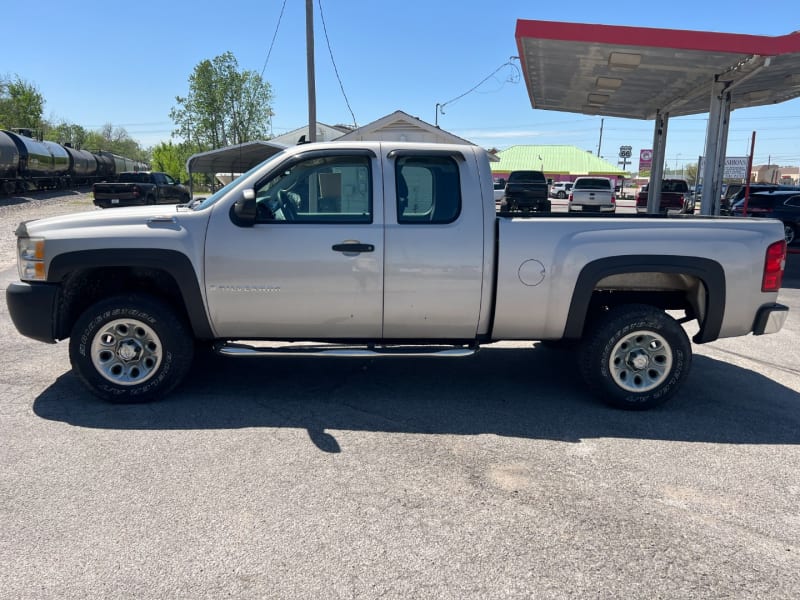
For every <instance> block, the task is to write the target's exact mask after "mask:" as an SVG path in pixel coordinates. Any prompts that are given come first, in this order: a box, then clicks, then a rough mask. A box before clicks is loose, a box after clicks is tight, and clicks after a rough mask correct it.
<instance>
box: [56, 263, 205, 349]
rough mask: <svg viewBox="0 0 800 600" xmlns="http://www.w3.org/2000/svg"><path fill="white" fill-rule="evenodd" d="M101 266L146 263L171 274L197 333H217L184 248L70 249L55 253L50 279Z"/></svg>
mask: <svg viewBox="0 0 800 600" xmlns="http://www.w3.org/2000/svg"><path fill="white" fill-rule="evenodd" d="M101 267H106V268H109V267H110V268H113V267H142V268H150V269H154V270H158V271H164V272H165V273H167V274H169V275H170V276H171V277H172V278H173V279H174V280H175V282H176V283H177V284H178V289H179V291H180V294H181V299H182V301H183V305H184V307H185V309H186V314H187V315H188V317H189V322H190V323H191V326H192V331H193V332H194V335H195V337H197V338H200V339H213V337H214V334H213V332H212V329H211V324H210V322H209V320H208V315H207V314H206V310H205V302H204V300H203V294H202V292H201V290H200V283H199V280H198V277H197V273H196V272H195V269H194V266H193V265H192V261H191V260H189V257H188V256H186V255H185V254H183V253H182V252H178V251H177V250H165V249H160V248H114V249H102V250H101V249H98V250H78V251H75V252H66V253H64V254H59V255H58V256H56V257H54V258H53V260H52V261H51V262H50V267H49V269H48V271H47V280H48V281H49V282H53V283H60V282H61V281H63V280H64V279H65V278H66V276H67V275H68V274H69V273H71V272H73V271H77V270H84V269H94V268H101Z"/></svg>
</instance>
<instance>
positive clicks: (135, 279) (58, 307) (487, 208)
mask: <svg viewBox="0 0 800 600" xmlns="http://www.w3.org/2000/svg"><path fill="white" fill-rule="evenodd" d="M492 187H493V186H492V174H491V171H490V168H489V161H488V158H487V155H486V152H485V151H483V150H481V149H480V148H477V147H475V146H468V145H434V144H428V145H426V144H417V145H413V144H404V143H390V142H363V143H356V142H352V143H351V142H333V143H321V144H306V145H301V146H295V147H291V148H287V149H286V150H284V151H282V152H281V153H280V154H278V155H276V156H275V157H273V158H271V159H269V160H268V161H266V162H264V163H262V164H261V165H259V166H257V167H255V168H253V169H252V170H250V171H249V172H247V173H245V174H243V175H242V176H240V177H239V178H237V179H236V180H234V181H233V182H231V183H230V184H229V185H227V186H226V187H225V188H223V189H222V190H220V191H218V192H217V193H215V194H214V195H212V196H210V197H208V198H206V199H204V200H203V201H202V202H196V203H192V204H184V205H177V206H158V207H130V208H120V209H115V210H112V211H91V212H87V213H78V214H70V215H65V216H61V217H52V218H47V219H41V220H37V221H29V222H26V223H22V224H20V226H19V227H18V229H17V237H18V263H19V276H20V281H17V282H14V283H12V284H11V285H10V286H9V287H8V289H7V292H6V298H7V302H8V307H9V312H10V314H11V317H12V319H13V321H14V323H15V325H16V327H17V329H18V330H19V331H20V332H21V333H22V334H24V335H26V336H28V337H31V338H34V339H37V340H40V341H44V342H50V343H53V342H55V341H57V340H63V339H66V338H69V355H70V359H71V362H72V365H73V368H74V370H75V371H76V373H77V374H78V376H79V377H80V378H81V379H82V380H83V382H84V383H85V384H86V385H87V386H88V388H89V389H90V390H92V391H93V392H94V393H95V394H97V395H98V396H100V397H102V398H104V399H106V400H109V401H112V402H138V401H147V400H153V399H156V398H159V397H162V396H164V395H165V394H166V393H168V392H169V391H170V390H172V389H173V388H175V387H176V386H177V385H178V384H179V383H180V381H181V380H182V378H183V377H184V376H185V374H186V373H187V371H188V369H189V366H190V363H191V361H192V356H193V351H194V349H195V347H196V345H197V343H199V342H204V343H207V344H209V345H213V347H214V348H215V349H216V350H217V352H219V353H220V354H223V355H229V356H242V355H244V356H256V355H263V356H269V355H274V354H278V353H284V354H285V353H290V352H296V353H303V354H314V355H332V356H359V357H363V356H375V357H377V356H392V355H403V356H404V355H408V354H420V353H424V354H430V355H433V354H439V355H443V356H462V355H467V354H471V353H473V352H474V351H475V350H477V349H478V347H479V346H480V345H481V344H485V343H490V342H494V341H499V340H544V341H552V342H570V344H571V346H574V347H575V349H574V352H575V354H574V358H573V357H572V355H571V356H570V358H569V360H570V361H572V362H574V364H575V366H576V368H578V369H579V370H580V371H581V372H582V375H583V377H584V378H585V380H586V381H587V383H588V384H589V386H590V388H591V389H593V390H594V391H596V392H597V394H598V395H599V396H600V397H601V398H602V399H604V400H605V401H607V402H609V403H610V404H612V405H615V406H620V407H625V408H634V409H643V408H649V407H651V406H654V405H656V404H659V403H661V402H663V401H664V400H665V399H666V398H667V397H669V396H670V395H672V394H673V393H674V392H675V391H676V390H678V388H679V387H680V385H681V383H682V382H683V381H684V379H685V378H686V375H687V373H688V370H689V366H690V361H691V354H692V349H691V343H690V341H689V339H688V337H687V334H686V332H685V330H684V328H683V326H682V323H683V322H684V321H696V322H697V333H696V334H695V335H694V338H693V340H694V342H696V343H704V342H710V341H712V340H715V339H717V338H723V337H729V336H741V335H746V334H748V333H754V334H764V333H773V332H775V331H777V330H779V329H780V328H781V327H782V325H783V322H784V320H785V317H786V314H787V310H788V309H787V308H786V307H785V306H782V305H780V304H777V303H776V300H777V296H778V291H779V288H780V285H781V278H782V275H783V265H784V259H785V251H786V246H785V242H784V233H783V226H782V225H781V223H779V222H778V221H774V220H768V219H748V218H742V219H722V220H720V219H718V218H713V217H668V216H664V217H661V218H647V219H644V218H638V217H636V216H635V215H630V216H628V218H625V217H623V216H611V215H609V216H608V217H607V218H598V217H596V216H595V217H591V218H585V217H581V216H578V215H556V214H544V215H538V214H532V215H528V216H525V217H521V216H514V217H512V216H510V215H509V216H499V217H498V216H497V214H496V212H495V207H494V202H493V194H492V192H493V190H492ZM295 341H306V342H312V343H311V344H285V343H283V342H295ZM276 342H280V343H276ZM488 375H489V374H487V376H488Z"/></svg>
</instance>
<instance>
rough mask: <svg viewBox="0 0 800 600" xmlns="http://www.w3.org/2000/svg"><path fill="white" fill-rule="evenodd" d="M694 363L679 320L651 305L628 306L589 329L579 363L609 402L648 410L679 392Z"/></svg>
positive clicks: (622, 307)
mask: <svg viewBox="0 0 800 600" xmlns="http://www.w3.org/2000/svg"><path fill="white" fill-rule="evenodd" d="M691 360H692V347H691V344H690V342H689V338H688V337H687V336H686V332H685V331H684V330H683V327H681V325H680V324H679V323H678V322H677V321H675V319H673V318H672V317H670V316H669V315H668V314H666V313H665V312H664V311H662V310H659V309H656V308H654V307H652V306H647V305H642V304H629V305H623V306H618V307H615V308H612V309H611V310H609V311H608V312H607V313H605V314H603V315H602V316H600V317H599V318H597V319H595V320H594V321H593V322H592V323H591V324H590V325H589V327H588V333H587V336H586V339H585V343H584V345H583V347H582V356H581V360H580V364H581V371H582V374H583V377H584V379H585V380H586V383H587V384H588V385H589V387H590V388H591V389H592V390H593V391H594V392H596V393H597V394H598V395H599V396H600V397H601V398H602V399H603V400H604V401H605V402H606V403H608V404H610V405H611V406H614V407H617V408H624V409H628V410H646V409H649V408H653V407H654V406H658V405H659V404H661V403H663V402H664V401H666V400H667V399H668V398H669V397H670V396H672V395H673V394H674V393H675V392H676V391H677V390H678V388H680V386H681V383H682V382H683V380H684V379H685V378H686V376H687V375H688V373H689V367H690V365H691Z"/></svg>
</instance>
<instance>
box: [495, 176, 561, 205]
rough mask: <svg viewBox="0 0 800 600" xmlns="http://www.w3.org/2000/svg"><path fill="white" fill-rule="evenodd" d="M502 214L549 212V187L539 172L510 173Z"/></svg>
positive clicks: (502, 202)
mask: <svg viewBox="0 0 800 600" xmlns="http://www.w3.org/2000/svg"><path fill="white" fill-rule="evenodd" d="M500 210H501V211H502V212H512V211H536V212H549V211H550V198H549V187H548V183H547V179H546V178H545V176H544V173H542V172H541V171H511V173H509V175H508V181H506V187H505V192H504V193H503V199H502V200H501V201H500Z"/></svg>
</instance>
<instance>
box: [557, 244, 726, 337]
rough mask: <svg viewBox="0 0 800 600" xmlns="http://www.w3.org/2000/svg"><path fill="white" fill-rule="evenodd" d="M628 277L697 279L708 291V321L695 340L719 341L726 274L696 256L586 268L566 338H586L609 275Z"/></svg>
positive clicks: (613, 260) (604, 261)
mask: <svg viewBox="0 0 800 600" xmlns="http://www.w3.org/2000/svg"><path fill="white" fill-rule="evenodd" d="M624 273H684V274H687V275H692V276H695V277H697V278H698V279H699V280H700V281H701V282H702V283H703V285H704V286H705V289H706V318H705V319H704V320H703V322H702V323H701V324H700V330H699V331H698V332H697V334H696V335H695V336H694V337H693V338H692V340H693V341H694V342H695V343H697V344H703V343H705V342H711V341H714V340H716V339H717V338H718V337H719V332H720V330H721V329H722V318H723V316H724V315H725V289H726V288H725V270H724V269H723V268H722V265H720V264H719V263H718V262H716V261H714V260H711V259H708V258H698V257H696V256H671V255H667V256H665V255H637V256H612V257H608V258H601V259H598V260H595V261H592V262H590V263H588V264H587V265H586V266H584V267H583V269H582V270H581V272H580V274H579V275H578V279H577V281H576V282H575V289H574V290H573V293H572V300H571V301H570V306H569V312H568V314H567V323H566V326H565V327H564V338H566V339H579V338H580V337H581V335H582V334H583V327H584V324H585V322H586V315H587V314H588V311H589V303H590V302H591V299H592V293H593V292H594V289H595V286H596V285H597V283H598V282H599V281H600V280H601V279H603V278H604V277H608V276H609V275H620V274H624Z"/></svg>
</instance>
